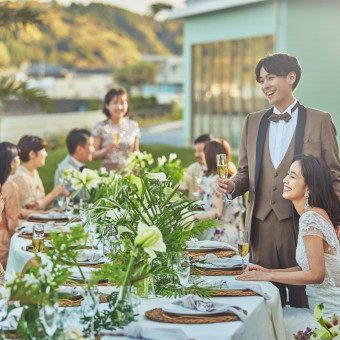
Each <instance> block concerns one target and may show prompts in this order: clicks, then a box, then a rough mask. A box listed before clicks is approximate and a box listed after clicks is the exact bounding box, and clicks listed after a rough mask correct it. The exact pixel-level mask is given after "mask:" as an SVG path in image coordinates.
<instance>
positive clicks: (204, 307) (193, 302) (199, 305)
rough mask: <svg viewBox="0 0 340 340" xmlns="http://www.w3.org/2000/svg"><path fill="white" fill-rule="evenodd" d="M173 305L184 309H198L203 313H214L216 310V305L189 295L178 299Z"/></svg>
mask: <svg viewBox="0 0 340 340" xmlns="http://www.w3.org/2000/svg"><path fill="white" fill-rule="evenodd" d="M172 303H173V304H174V305H179V306H183V307H184V308H190V309H197V310H199V311H202V312H212V311H214V310H215V304H214V303H213V302H212V301H204V300H203V299H201V298H200V297H199V296H197V295H193V294H189V295H187V296H186V297H184V298H182V299H177V300H175V301H174V302H172Z"/></svg>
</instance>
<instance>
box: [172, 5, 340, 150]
mask: <svg viewBox="0 0 340 340" xmlns="http://www.w3.org/2000/svg"><path fill="white" fill-rule="evenodd" d="M339 13H340V2H339V1H335V0H323V1H317V0H299V1H294V0H191V1H188V2H187V4H186V7H185V8H183V9H178V10H173V11H172V12H171V13H170V18H172V19H178V18H180V19H184V28H183V32H184V46H183V53H184V62H185V77H184V119H185V124H184V125H185V140H186V141H187V143H190V142H192V141H193V140H194V139H195V138H196V137H197V136H199V135H200V134H202V133H207V132H211V133H213V134H214V135H215V136H220V137H224V138H226V139H228V140H229V141H230V143H231V144H232V146H233V147H234V148H236V147H238V143H239V138H240V134H241V129H242V126H243V121H244V118H245V116H246V115H247V114H248V113H249V112H253V111H256V110H259V109H262V108H265V107H267V106H268V103H267V101H266V100H264V98H263V95H262V93H261V91H260V89H259V87H258V85H257V83H256V82H255V76H254V69H255V65H256V63H257V62H258V60H259V59H260V58H261V57H263V56H265V55H268V54H271V53H273V52H285V53H289V54H292V55H295V56H297V57H298V58H299V60H300V62H301V65H302V69H303V78H302V80H301V82H300V84H299V86H298V88H297V91H296V97H297V98H298V99H299V100H300V102H301V103H302V104H305V105H307V106H310V107H314V108H320V109H322V110H325V111H329V112H330V113H332V116H333V119H334V122H335V125H336V126H337V129H338V131H340V115H339V113H338V110H339V105H340V102H339V94H338V93H339V86H338V81H339V77H340V62H339V60H340V43H339V39H340V38H339V34H338V32H340V20H339Z"/></svg>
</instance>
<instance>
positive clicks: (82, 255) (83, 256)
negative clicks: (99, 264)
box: [77, 250, 103, 262]
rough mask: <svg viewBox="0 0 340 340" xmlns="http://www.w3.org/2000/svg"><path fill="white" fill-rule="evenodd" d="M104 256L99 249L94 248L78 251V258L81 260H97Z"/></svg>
mask: <svg viewBox="0 0 340 340" xmlns="http://www.w3.org/2000/svg"><path fill="white" fill-rule="evenodd" d="M101 257H103V254H102V253H101V252H99V251H92V250H83V251H79V252H77V260H78V261H79V262H86V261H89V262H96V261H98V260H100V258H101Z"/></svg>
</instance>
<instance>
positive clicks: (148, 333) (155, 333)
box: [99, 322, 189, 340]
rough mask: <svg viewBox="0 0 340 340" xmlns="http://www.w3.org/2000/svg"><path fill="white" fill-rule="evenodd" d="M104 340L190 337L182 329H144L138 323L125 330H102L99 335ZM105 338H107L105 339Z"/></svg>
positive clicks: (183, 339)
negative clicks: (114, 337)
mask: <svg viewBox="0 0 340 340" xmlns="http://www.w3.org/2000/svg"><path fill="white" fill-rule="evenodd" d="M99 335H101V336H102V339H104V340H105V339H107V340H108V339H110V336H127V337H130V338H134V339H149V340H159V339H162V340H189V337H188V336H187V335H186V334H185V333H184V332H183V331H182V330H181V329H180V328H151V327H142V326H140V325H139V324H138V323H137V322H131V323H130V324H129V325H128V326H127V327H126V328H125V329H122V330H118V331H110V330H105V329H102V330H101V331H100V333H99ZM104 336H107V337H105V338H104Z"/></svg>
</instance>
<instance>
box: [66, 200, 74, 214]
mask: <svg viewBox="0 0 340 340" xmlns="http://www.w3.org/2000/svg"><path fill="white" fill-rule="evenodd" d="M73 212H74V206H73V202H72V201H71V200H70V198H69V197H66V209H65V215H66V216H67V217H68V218H72V216H73Z"/></svg>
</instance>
